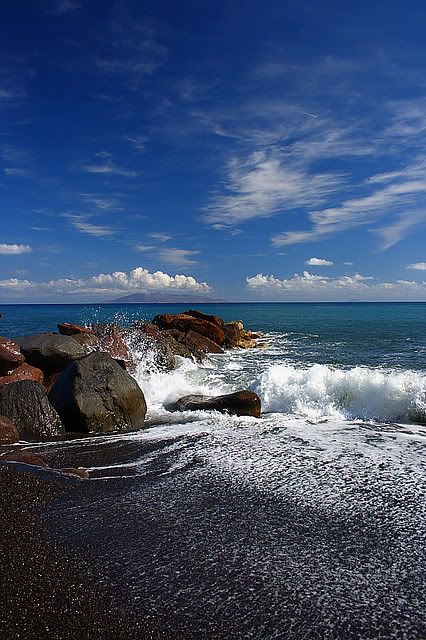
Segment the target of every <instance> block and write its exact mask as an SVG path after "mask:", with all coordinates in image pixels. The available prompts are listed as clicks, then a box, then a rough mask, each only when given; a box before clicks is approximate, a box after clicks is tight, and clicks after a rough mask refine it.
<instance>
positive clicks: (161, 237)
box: [147, 233, 172, 242]
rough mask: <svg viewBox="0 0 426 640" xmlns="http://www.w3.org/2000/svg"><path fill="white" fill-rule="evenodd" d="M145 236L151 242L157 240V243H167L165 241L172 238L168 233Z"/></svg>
mask: <svg viewBox="0 0 426 640" xmlns="http://www.w3.org/2000/svg"><path fill="white" fill-rule="evenodd" d="M147 235H148V237H149V238H152V239H153V240H158V242H167V240H171V239H172V236H171V235H170V234H169V233H148V234H147Z"/></svg>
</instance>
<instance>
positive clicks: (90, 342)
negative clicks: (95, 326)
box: [72, 331, 101, 351]
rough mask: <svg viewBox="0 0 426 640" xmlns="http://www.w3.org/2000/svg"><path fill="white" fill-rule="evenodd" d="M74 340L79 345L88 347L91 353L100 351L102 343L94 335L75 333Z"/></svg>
mask: <svg viewBox="0 0 426 640" xmlns="http://www.w3.org/2000/svg"><path fill="white" fill-rule="evenodd" d="M72 339H73V340H76V341H77V342H78V344H81V345H83V346H85V347H87V348H88V349H89V350H90V351H99V349H100V348H101V341H100V339H99V338H98V336H95V334H94V333H89V332H88V331H87V332H86V331H84V332H82V333H75V334H74V335H73V336H72Z"/></svg>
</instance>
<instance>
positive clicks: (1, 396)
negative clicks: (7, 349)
mask: <svg viewBox="0 0 426 640" xmlns="http://www.w3.org/2000/svg"><path fill="white" fill-rule="evenodd" d="M0 414H1V415H4V416H6V417H7V418H9V419H10V420H12V421H13V422H14V423H15V425H16V427H17V429H18V431H19V437H20V439H21V440H46V439H51V438H56V437H58V436H61V435H62V434H63V432H64V430H63V427H62V424H61V420H60V418H59V416H58V414H57V413H56V411H55V409H54V408H53V407H52V406H51V405H50V403H49V401H48V399H47V395H46V391H45V389H44V387H43V386H42V385H41V384H40V383H39V382H34V381H32V380H21V381H19V382H12V383H11V384H4V385H3V386H1V387H0Z"/></svg>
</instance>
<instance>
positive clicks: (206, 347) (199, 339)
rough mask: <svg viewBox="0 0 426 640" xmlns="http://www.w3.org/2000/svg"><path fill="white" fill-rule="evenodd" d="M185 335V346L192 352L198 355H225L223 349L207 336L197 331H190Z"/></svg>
mask: <svg viewBox="0 0 426 640" xmlns="http://www.w3.org/2000/svg"><path fill="white" fill-rule="evenodd" d="M184 335H185V344H186V345H187V346H188V347H189V348H190V349H191V351H192V352H197V353H200V352H201V353H224V351H223V349H222V347H219V345H218V344H217V343H216V342H213V340H209V338H206V336H202V335H201V333H196V332H195V331H188V333H186V334H184Z"/></svg>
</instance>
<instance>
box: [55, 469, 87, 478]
mask: <svg viewBox="0 0 426 640" xmlns="http://www.w3.org/2000/svg"><path fill="white" fill-rule="evenodd" d="M59 471H61V473H68V474H69V475H71V476H78V477H79V478H84V479H85V480H87V478H90V474H89V472H88V471H87V469H59Z"/></svg>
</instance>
